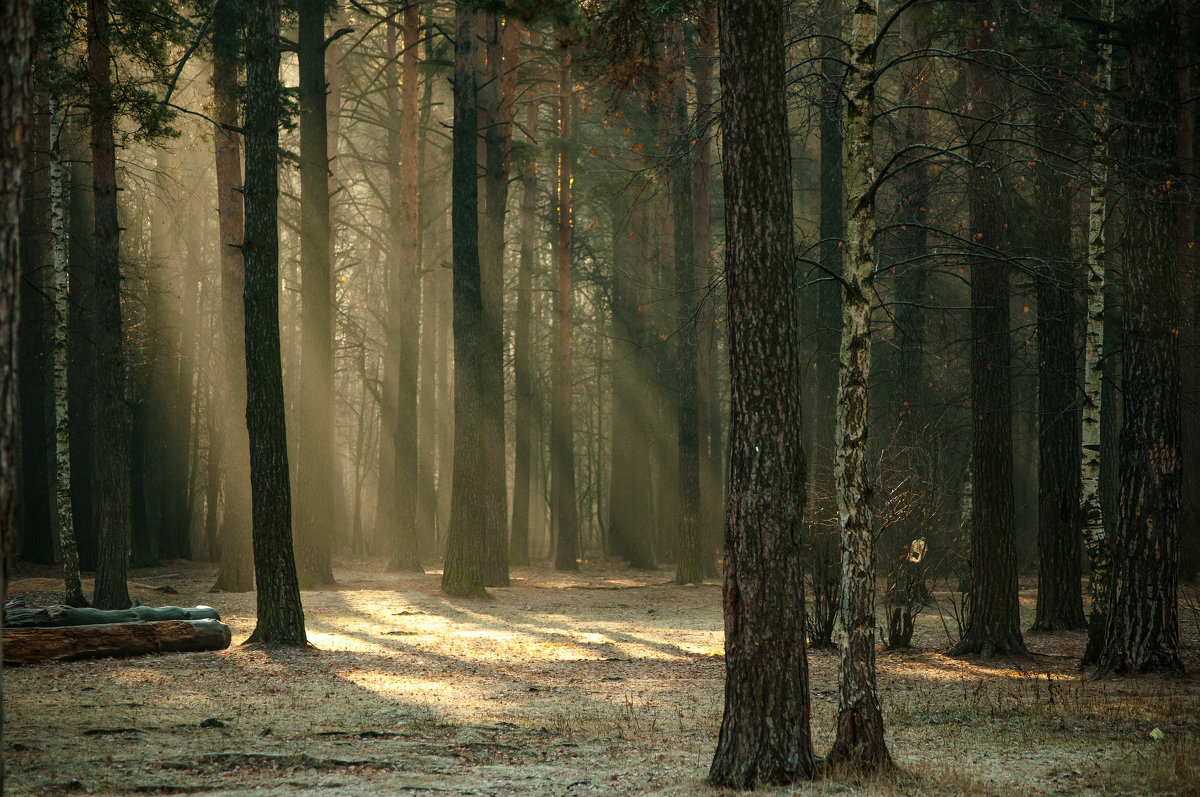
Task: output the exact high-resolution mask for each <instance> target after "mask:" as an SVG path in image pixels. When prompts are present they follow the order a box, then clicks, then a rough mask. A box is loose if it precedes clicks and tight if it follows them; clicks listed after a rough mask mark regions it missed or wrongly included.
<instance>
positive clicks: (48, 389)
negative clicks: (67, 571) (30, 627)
mask: <svg viewBox="0 0 1200 797" xmlns="http://www.w3.org/2000/svg"><path fill="white" fill-rule="evenodd" d="M32 187H33V186H31V185H29V184H28V181H27V184H26V186H25V189H26V191H29V189H31V188H32ZM30 199H32V198H30ZM25 204H26V206H27V207H28V205H29V204H30V202H29V201H28V200H27V201H26V203H25ZM40 204H44V203H40ZM48 220H49V219H48V218H47V219H45V220H41V221H40V222H35V221H34V219H33V218H28V217H27V220H26V221H27V226H26V227H25V229H28V230H30V231H32V230H34V229H37V228H38V227H40V226H42V225H44V224H45V223H46V222H47V221H48ZM30 238H32V236H27V237H24V238H23V239H22V246H23V248H24V249H25V250H26V251H25V252H23V259H24V260H25V264H24V268H23V269H22V271H23V273H22V275H21V283H20V286H21V287H20V302H21V329H20V334H19V335H18V337H19V339H20V346H19V354H18V359H19V361H20V362H19V366H20V372H21V395H20V412H21V457H20V462H21V467H20V468H19V471H18V473H19V481H20V485H21V490H20V495H21V501H20V504H21V506H20V524H19V528H20V539H19V540H13V543H14V545H15V547H16V550H17V551H18V552H19V555H20V558H21V559H23V560H24V561H26V562H35V563H37V564H44V565H48V564H53V562H54V544H53V543H54V537H53V531H54V528H55V524H54V515H53V513H52V511H51V508H52V506H53V503H52V499H51V485H52V484H53V478H54V476H53V471H52V469H51V456H50V455H51V452H53V451H54V442H53V438H52V437H51V436H50V435H51V430H52V429H53V415H52V412H53V409H52V408H53V387H52V385H51V382H50V372H51V361H50V357H49V354H50V323H51V318H52V314H53V308H52V306H51V304H50V302H49V299H48V297H49V296H50V294H51V291H52V288H51V286H50V284H49V281H48V280H47V279H46V277H47V272H48V271H49V269H47V268H45V267H44V263H45V259H44V258H43V259H42V262H37V261H34V260H32V257H31V255H33V254H34V253H36V251H37V249H36V247H34V246H31V245H30V244H31V243H32V241H31V240H30Z"/></svg>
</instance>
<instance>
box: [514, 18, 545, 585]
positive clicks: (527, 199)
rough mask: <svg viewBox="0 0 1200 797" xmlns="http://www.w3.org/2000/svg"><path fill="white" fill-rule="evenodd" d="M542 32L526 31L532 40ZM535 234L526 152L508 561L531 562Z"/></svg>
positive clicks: (531, 163) (534, 109) (528, 127)
mask: <svg viewBox="0 0 1200 797" xmlns="http://www.w3.org/2000/svg"><path fill="white" fill-rule="evenodd" d="M540 40H541V37H540V36H539V35H537V34H536V33H531V34H530V42H529V43H530V46H531V47H537V46H538V45H539V44H540ZM539 105H540V103H539V102H538V100H537V87H536V86H535V87H534V90H533V91H532V92H531V94H530V98H529V99H528V100H527V101H526V105H525V133H526V136H527V137H528V138H527V144H528V145H529V146H530V147H532V145H533V144H534V143H535V141H536V139H535V138H534V137H535V136H536V135H537V127H538V107H539ZM536 236H537V161H536V160H534V158H533V157H532V155H526V156H525V158H524V160H523V161H522V163H521V261H520V265H519V266H518V271H517V317H516V319H515V322H514V326H513V379H514V382H515V389H516V397H515V402H514V405H515V406H514V409H513V511H512V524H511V526H512V537H511V539H510V540H509V545H508V561H509V563H510V564H514V565H527V564H529V513H530V507H529V499H530V495H531V492H532V487H533V483H532V479H531V478H530V477H531V464H532V463H531V460H532V457H533V424H532V420H533V417H532V412H533V406H532V405H533V352H532V350H531V345H532V335H531V322H532V315H533V269H534V263H533V260H534V247H535V246H537V241H536V240H535V238H536Z"/></svg>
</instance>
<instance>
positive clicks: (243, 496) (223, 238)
mask: <svg viewBox="0 0 1200 797" xmlns="http://www.w3.org/2000/svg"><path fill="white" fill-rule="evenodd" d="M241 22H242V21H241V20H240V19H239V18H238V15H237V14H236V12H235V11H234V9H233V6H232V5H231V4H229V3H218V4H217V8H216V11H215V12H214V14H213V73H212V90H213V121H214V122H215V124H214V125H213V149H214V154H215V159H216V176H217V226H218V235H219V239H220V267H221V326H220V329H221V342H220V346H219V349H218V351H219V355H220V361H221V365H222V375H223V379H222V380H221V386H222V387H223V389H222V390H219V391H218V396H217V401H216V404H217V406H218V407H219V408H220V410H219V412H220V415H221V422H220V427H221V428H219V429H216V428H210V429H209V445H210V446H212V445H213V441H214V440H218V439H219V443H218V448H219V453H220V457H221V460H220V461H221V470H222V475H223V481H224V483H225V485H224V490H223V494H224V497H225V508H224V512H223V513H222V515H221V526H220V544H219V551H220V553H219V556H218V561H219V563H220V564H219V567H218V569H217V582H216V584H214V585H213V590H215V591H221V592H249V591H250V590H252V589H254V552H253V549H252V546H251V509H250V439H249V437H247V433H246V423H245V413H244V412H243V408H244V407H245V406H246V333H245V327H246V321H245V305H244V303H243V298H242V297H243V294H244V291H245V286H246V266H245V263H244V262H243V260H242V251H241V245H242V238H243V237H244V234H245V229H244V218H243V208H242V193H241V187H242V164H241V142H240V140H239V138H238V135H237V133H235V132H234V131H233V130H232V129H231V128H235V127H237V126H238V108H237V93H238V86H237V56H238V48H239V44H240V36H239V35H238V34H239V31H241V30H242V24H241ZM212 456H213V454H212V452H210V453H209V457H210V458H212Z"/></svg>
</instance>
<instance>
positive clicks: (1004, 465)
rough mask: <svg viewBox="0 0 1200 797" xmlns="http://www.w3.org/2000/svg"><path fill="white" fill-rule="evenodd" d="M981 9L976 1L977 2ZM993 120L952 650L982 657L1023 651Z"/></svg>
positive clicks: (992, 71) (976, 291)
mask: <svg viewBox="0 0 1200 797" xmlns="http://www.w3.org/2000/svg"><path fill="white" fill-rule="evenodd" d="M981 10H982V9H981ZM972 22H973V25H974V27H975V29H976V30H979V31H981V32H979V33H976V34H972V35H971V36H970V37H969V38H968V42H967V49H968V50H969V51H973V52H974V53H975V56H974V60H972V61H971V62H970V63H969V64H968V67H967V69H968V80H969V81H970V86H971V96H972V100H973V102H974V105H975V108H976V111H975V113H976V115H977V116H979V117H981V118H983V119H985V120H986V119H990V118H992V117H993V116H994V114H995V113H996V108H997V105H998V102H999V98H1000V97H1002V96H1003V92H1004V88H1003V86H1002V85H1001V84H1000V81H999V71H998V66H997V59H998V57H999V56H998V55H997V54H998V53H999V50H1000V45H999V42H998V39H997V37H996V34H995V30H996V29H995V27H985V26H984V25H983V20H982V14H981V13H980V12H976V13H975V14H974V15H973V17H972ZM994 133H995V130H994V123H993V122H990V121H988V122H984V123H983V125H982V126H981V127H980V128H979V129H977V130H976V131H975V132H974V134H973V136H972V141H973V143H972V145H971V147H970V155H971V161H972V163H973V164H975V165H974V166H973V168H972V169H971V171H970V173H969V176H968V180H969V182H968V184H967V204H968V213H969V218H970V221H969V227H968V229H969V230H970V234H971V246H972V250H971V251H972V254H971V257H970V264H971V468H972V472H971V477H972V495H973V499H974V500H973V504H972V514H971V560H970V561H971V585H970V592H969V601H970V612H969V617H968V620H967V626H966V629H965V630H964V632H963V638H962V639H961V640H959V642H958V643H957V644H956V645H954V647H953V648H951V649H950V652H949V655H952V656H964V655H968V654H971V653H978V654H980V655H981V656H983V658H985V659H987V658H991V657H992V656H995V655H1007V654H1015V653H1027V652H1028V651H1027V650H1026V649H1025V643H1024V640H1023V639H1022V638H1021V615H1020V607H1019V604H1018V601H1017V590H1018V584H1017V556H1016V548H1015V541H1014V532H1013V470H1012V468H1013V442H1012V376H1011V373H1010V363H1011V360H1012V350H1011V349H1012V345H1011V341H1010V338H1009V335H1010V332H1009V307H1008V304H1009V277H1008V264H1007V261H1006V259H1005V256H1004V254H1003V253H1002V252H1001V251H1000V250H1001V247H1002V246H1004V245H1005V243H1006V232H1005V230H1006V227H1007V224H1006V222H1005V212H1004V207H1003V197H1002V189H1001V185H1000V182H999V180H998V179H997V176H996V173H995V171H994V165H993V164H990V163H988V161H989V159H990V158H993V157H994V156H995V153H996V147H997V146H998V144H997V143H996V142H995V141H994V140H993V136H994Z"/></svg>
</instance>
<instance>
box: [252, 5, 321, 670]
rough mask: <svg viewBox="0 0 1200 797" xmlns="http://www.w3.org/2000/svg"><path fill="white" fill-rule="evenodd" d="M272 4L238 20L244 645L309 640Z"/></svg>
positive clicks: (276, 39)
mask: <svg viewBox="0 0 1200 797" xmlns="http://www.w3.org/2000/svg"><path fill="white" fill-rule="evenodd" d="M279 16H280V3H279V0H263V2H261V3H259V4H257V5H255V6H254V7H253V8H252V9H251V11H250V12H249V14H248V17H247V20H246V28H247V33H246V124H245V131H246V183H245V189H244V191H243V197H244V201H245V221H244V224H245V240H244V242H243V244H242V255H243V257H244V258H245V266H246V285H245V292H244V303H245V308H244V312H245V322H246V326H245V341H246V428H247V432H248V434H249V440H250V492H251V505H252V510H251V511H252V517H253V539H254V574H255V588H256V591H257V602H258V623H257V625H256V626H255V628H254V632H253V633H252V634H251V635H250V638H249V639H248V640H247V641H248V642H261V643H263V644H266V645H294V646H304V645H307V644H308V639H307V636H306V635H305V631H304V610H303V608H302V607H301V605H300V587H299V584H298V582H297V578H296V562H295V559H294V557H293V554H292V495H291V485H290V478H289V474H288V460H287V455H288V452H287V428H286V423H285V418H284V401H283V367H282V363H281V361H280V351H279V227H278V216H277V212H278V209H277V203H278V196H279V119H280V98H279Z"/></svg>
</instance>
